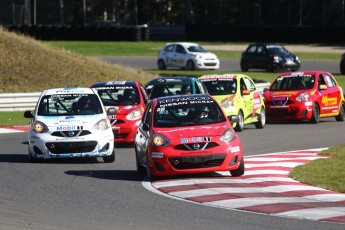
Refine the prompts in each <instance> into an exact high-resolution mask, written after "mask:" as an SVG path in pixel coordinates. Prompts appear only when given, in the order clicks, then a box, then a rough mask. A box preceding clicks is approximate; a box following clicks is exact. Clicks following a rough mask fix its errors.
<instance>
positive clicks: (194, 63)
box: [157, 42, 219, 70]
mask: <svg viewBox="0 0 345 230" xmlns="http://www.w3.org/2000/svg"><path fill="white" fill-rule="evenodd" d="M157 65H158V69H160V70H164V69H166V68H169V67H175V68H181V69H186V70H195V69H219V59H218V57H217V56H216V55H215V54H213V53H210V52H208V51H206V50H205V49H204V48H203V47H202V46H200V45H199V44H196V43H190V42H173V43H166V44H165V46H164V47H163V48H162V49H161V50H160V51H159V53H158V59H157Z"/></svg>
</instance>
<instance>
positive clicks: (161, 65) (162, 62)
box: [157, 59, 167, 70]
mask: <svg viewBox="0 0 345 230" xmlns="http://www.w3.org/2000/svg"><path fill="white" fill-rule="evenodd" d="M157 65H158V69H159V70H165V69H166V68H167V67H166V65H165V62H164V61H163V60H162V59H159V60H158V63H157Z"/></svg>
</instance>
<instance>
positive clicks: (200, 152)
mask: <svg viewBox="0 0 345 230" xmlns="http://www.w3.org/2000/svg"><path fill="white" fill-rule="evenodd" d="M210 153H212V151H206V150H204V151H189V152H182V153H180V154H181V156H186V155H196V154H210Z"/></svg>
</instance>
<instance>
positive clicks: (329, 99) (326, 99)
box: [321, 96, 338, 106]
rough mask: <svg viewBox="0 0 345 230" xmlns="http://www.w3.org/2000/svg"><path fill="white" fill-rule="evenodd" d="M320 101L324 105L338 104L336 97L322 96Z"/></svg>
mask: <svg viewBox="0 0 345 230" xmlns="http://www.w3.org/2000/svg"><path fill="white" fill-rule="evenodd" d="M321 103H322V104H323V105H325V106H332V105H337V104H338V98H336V97H328V96H322V100H321Z"/></svg>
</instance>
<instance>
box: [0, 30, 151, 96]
mask: <svg viewBox="0 0 345 230" xmlns="http://www.w3.org/2000/svg"><path fill="white" fill-rule="evenodd" d="M153 77H154V76H153V75H152V74H149V73H147V72H143V71H140V70H136V69H131V68H124V67H122V66H119V65H110V64H107V63H103V62H101V61H97V60H92V59H89V58H87V57H85V56H82V55H78V54H76V53H72V52H69V51H64V50H60V49H57V48H53V47H52V46H50V45H48V44H45V43H42V42H40V41H37V40H35V39H33V38H30V37H27V36H22V35H18V34H16V33H12V32H8V31H5V30H4V29H3V28H0V79H1V81H0V93H14V92H39V91H42V90H44V89H47V88H55V87H88V86H89V85H90V84H91V83H93V82H96V81H110V80H134V79H135V80H139V81H141V82H143V83H146V82H147V81H148V80H149V79H152V78H153Z"/></svg>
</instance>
